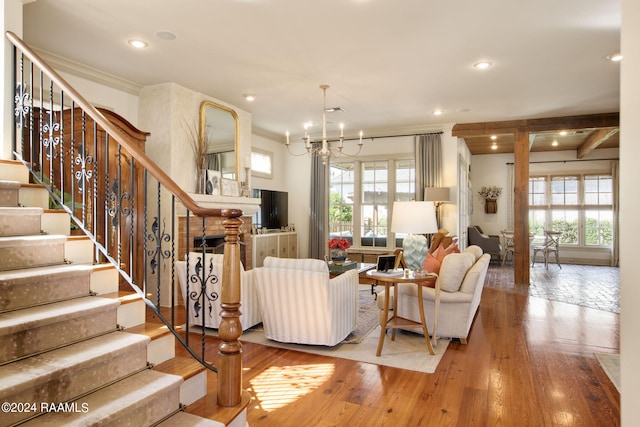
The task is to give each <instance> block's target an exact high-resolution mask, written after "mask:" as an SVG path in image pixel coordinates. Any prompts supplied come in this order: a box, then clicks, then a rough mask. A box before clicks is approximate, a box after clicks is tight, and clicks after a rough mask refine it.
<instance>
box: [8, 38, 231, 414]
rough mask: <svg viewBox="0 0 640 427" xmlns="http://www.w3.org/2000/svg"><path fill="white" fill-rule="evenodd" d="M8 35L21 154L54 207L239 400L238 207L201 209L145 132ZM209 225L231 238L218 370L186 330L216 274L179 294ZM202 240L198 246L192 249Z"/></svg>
mask: <svg viewBox="0 0 640 427" xmlns="http://www.w3.org/2000/svg"><path fill="white" fill-rule="evenodd" d="M6 37H7V39H9V40H10V41H11V43H12V44H13V46H14V49H13V62H14V64H15V66H14V67H13V76H12V81H13V84H14V113H15V114H14V121H15V126H14V131H15V134H14V138H13V141H14V145H13V153H14V156H15V158H16V159H19V160H21V161H22V162H23V163H24V165H25V166H26V167H27V168H28V169H29V171H30V172H31V174H32V177H33V179H34V181H35V182H37V183H40V184H42V185H43V186H44V187H45V188H47V190H48V191H49V194H50V200H51V204H52V205H54V206H57V207H58V208H60V209H64V210H66V211H67V212H68V213H69V214H70V216H71V219H72V223H73V224H72V226H73V227H72V228H77V229H78V230H81V232H82V233H83V234H85V235H86V236H88V237H89V238H90V239H91V240H92V241H93V243H94V245H95V248H96V249H95V261H96V262H108V263H111V264H112V265H113V266H114V267H115V268H116V269H117V270H118V272H119V273H120V277H121V284H120V286H121V288H122V287H123V286H124V287H127V288H129V289H132V290H134V291H135V292H136V293H137V294H138V295H139V296H140V298H142V299H143V300H144V301H145V303H146V304H147V306H148V307H149V308H150V309H151V310H152V311H153V313H154V314H155V315H156V316H157V317H158V318H159V319H161V320H162V321H163V322H164V323H165V324H166V325H167V327H168V328H169V329H170V330H171V332H172V333H173V334H174V335H175V337H176V338H177V339H178V340H179V341H180V342H181V343H182V344H183V345H184V346H185V348H186V349H187V350H188V351H189V352H190V353H191V354H192V355H193V357H195V358H196V359H197V360H199V361H200V362H201V363H202V364H203V365H205V366H206V367H208V368H209V369H211V370H214V371H218V374H219V381H218V383H219V385H218V403H219V404H221V405H224V406H234V405H237V404H239V403H240V394H241V390H240V382H241V381H240V380H239V379H240V378H241V370H242V364H241V358H240V354H241V345H240V343H239V341H238V338H239V336H240V333H241V332H240V331H241V330H242V328H241V326H240V322H239V316H240V312H239V307H240V302H239V301H240V284H239V282H240V280H239V276H240V256H239V244H238V240H239V239H238V237H239V229H240V227H241V225H242V221H241V219H240V216H241V215H242V212H241V211H240V210H237V209H227V210H225V209H222V210H221V209H205V208H202V207H200V206H198V205H197V204H196V203H195V202H194V201H193V199H191V197H190V196H189V195H188V194H187V193H185V192H184V191H183V190H182V189H181V188H180V187H179V186H178V185H177V184H176V183H175V182H174V181H173V180H171V179H170V178H169V177H168V176H167V175H166V174H165V173H164V172H163V171H162V170H161V169H160V168H159V167H158V166H157V165H156V164H155V163H154V162H153V161H152V160H151V159H150V158H149V157H148V156H146V155H145V153H144V150H143V144H144V138H145V136H146V135H145V134H144V133H143V132H140V131H137V130H136V129H135V128H133V126H131V125H130V124H129V123H128V122H126V120H124V119H123V118H121V117H119V116H118V115H117V114H114V113H112V112H109V111H106V110H98V109H96V108H94V107H93V106H92V105H91V104H90V103H88V102H87V101H86V100H85V99H84V98H83V97H82V96H81V95H80V94H79V93H77V92H76V91H75V90H74V89H73V88H72V87H71V86H70V85H69V84H68V83H67V82H66V81H65V80H64V79H62V77H61V76H60V75H58V74H57V73H56V72H55V71H54V70H53V69H52V68H50V67H49V66H48V65H47V64H46V63H44V62H43V61H42V60H41V59H40V58H39V57H38V56H37V55H36V54H35V53H34V52H33V51H32V50H31V49H30V48H29V47H28V46H26V45H25V44H24V43H23V42H22V40H20V39H19V38H18V37H17V36H15V34H13V33H10V32H8V33H7V34H6ZM211 222H216V223H217V224H219V223H220V222H222V224H223V227H224V236H225V243H224V274H223V277H224V281H223V283H222V292H221V295H216V296H215V298H216V299H218V298H220V303H221V307H222V312H221V317H222V320H221V326H220V328H219V336H220V338H221V339H222V340H223V343H222V344H220V345H219V347H218V360H219V362H218V366H219V369H216V368H215V367H214V366H212V365H211V364H210V363H208V362H207V361H206V359H205V352H206V346H205V341H206V340H205V329H204V328H201V331H200V332H199V333H198V334H196V335H194V334H192V333H187V331H190V329H191V325H190V321H189V317H190V316H189V314H190V310H203V311H204V310H205V309H206V307H208V305H209V302H210V298H209V296H208V295H207V288H206V283H207V281H208V280H211V278H210V277H209V276H208V275H209V274H210V272H207V271H205V269H200V270H199V274H196V275H194V274H192V275H191V277H189V278H187V277H184V278H183V279H184V281H185V283H186V287H187V292H186V295H197V297H196V298H195V301H192V302H193V304H186V307H184V306H182V305H180V293H179V292H177V289H178V288H179V287H178V282H179V280H178V278H177V272H176V262H177V261H178V260H179V259H183V257H184V255H185V254H186V253H188V252H189V251H198V252H202V254H203V255H204V253H205V252H206V251H207V239H206V236H207V229H208V227H209V224H210V223H211ZM194 224H195V225H196V226H194ZM196 237H197V238H198V239H199V241H200V242H202V244H201V245H200V247H197V248H194V247H193V242H194V240H195V239H194V238H196ZM187 262H188V261H187ZM187 267H189V266H187ZM187 271H189V268H187ZM218 274H222V272H218ZM185 310H186V313H185ZM183 324H184V330H182V329H180V327H181V326H182V325H183ZM194 340H195V341H197V342H193V341H194Z"/></svg>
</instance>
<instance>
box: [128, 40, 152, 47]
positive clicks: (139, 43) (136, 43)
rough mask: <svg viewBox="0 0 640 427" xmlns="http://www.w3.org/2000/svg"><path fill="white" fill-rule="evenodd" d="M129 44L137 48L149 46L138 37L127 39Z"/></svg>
mask: <svg viewBox="0 0 640 427" xmlns="http://www.w3.org/2000/svg"><path fill="white" fill-rule="evenodd" d="M129 44H130V45H131V46H133V47H135V48H137V49H144V48H145V47H147V46H149V45H148V44H147V42H145V41H143V40H139V39H132V40H129Z"/></svg>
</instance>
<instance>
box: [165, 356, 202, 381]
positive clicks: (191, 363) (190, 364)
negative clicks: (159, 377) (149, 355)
mask: <svg viewBox="0 0 640 427" xmlns="http://www.w3.org/2000/svg"><path fill="white" fill-rule="evenodd" d="M153 369H154V370H156V371H159V372H164V373H166V374H173V375H178V376H180V377H182V378H183V379H185V380H188V379H189V378H191V377H194V376H196V375H198V374H199V373H200V372H203V371H206V370H207V368H205V367H204V366H202V364H201V363H200V362H198V361H197V360H195V359H193V358H188V357H180V356H177V357H174V358H173V359H169V360H167V361H166V362H162V363H160V364H159V365H156V366H154V367H153Z"/></svg>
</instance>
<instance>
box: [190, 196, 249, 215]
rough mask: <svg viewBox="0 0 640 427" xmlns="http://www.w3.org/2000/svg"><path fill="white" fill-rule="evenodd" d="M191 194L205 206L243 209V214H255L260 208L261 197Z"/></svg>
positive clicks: (200, 204) (198, 202)
mask: <svg viewBox="0 0 640 427" xmlns="http://www.w3.org/2000/svg"><path fill="white" fill-rule="evenodd" d="M189 196H191V198H192V199H193V200H194V201H195V202H196V203H197V204H198V205H199V206H202V207H205V208H218V209H242V215H243V216H253V214H255V213H256V212H258V209H260V199H257V198H252V197H232V196H212V195H210V194H196V193H189Z"/></svg>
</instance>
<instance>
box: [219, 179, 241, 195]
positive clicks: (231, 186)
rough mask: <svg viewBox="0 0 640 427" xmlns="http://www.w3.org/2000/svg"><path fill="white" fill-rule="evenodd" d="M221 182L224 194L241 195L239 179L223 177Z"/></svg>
mask: <svg viewBox="0 0 640 427" xmlns="http://www.w3.org/2000/svg"><path fill="white" fill-rule="evenodd" d="M221 183H222V195H223V196H233V197H240V187H239V186H238V181H236V180H235V179H226V178H222V179H221Z"/></svg>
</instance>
